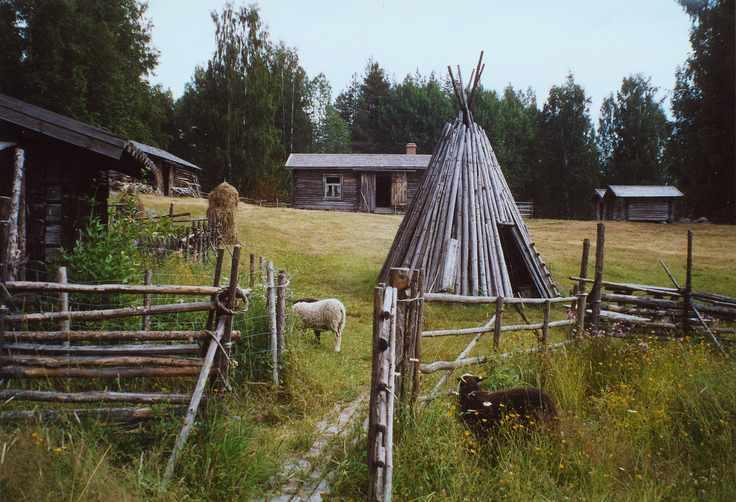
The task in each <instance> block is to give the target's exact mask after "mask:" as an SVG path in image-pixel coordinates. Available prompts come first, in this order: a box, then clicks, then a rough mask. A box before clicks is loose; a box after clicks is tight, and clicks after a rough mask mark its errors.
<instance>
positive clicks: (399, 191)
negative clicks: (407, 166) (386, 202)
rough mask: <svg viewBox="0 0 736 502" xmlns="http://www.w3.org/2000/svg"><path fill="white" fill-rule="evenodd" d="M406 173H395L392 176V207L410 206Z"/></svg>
mask: <svg viewBox="0 0 736 502" xmlns="http://www.w3.org/2000/svg"><path fill="white" fill-rule="evenodd" d="M408 201H409V197H408V195H407V183H406V173H393V174H392V175H391V205H392V206H393V207H403V206H406V205H407V204H408Z"/></svg>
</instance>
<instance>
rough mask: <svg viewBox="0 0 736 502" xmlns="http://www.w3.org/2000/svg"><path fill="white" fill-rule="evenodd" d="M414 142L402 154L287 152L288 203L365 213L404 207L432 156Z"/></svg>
mask: <svg viewBox="0 0 736 502" xmlns="http://www.w3.org/2000/svg"><path fill="white" fill-rule="evenodd" d="M416 151H417V146H416V144H414V143H408V144H407V145H406V153H403V154H363V153H352V154H328V153H292V154H291V155H289V158H288V159H287V161H286V167H287V169H290V170H291V173H292V183H293V185H292V205H293V207H295V208H300V209H326V210H338V211H360V212H369V213H395V212H403V211H404V210H405V209H406V207H407V206H408V204H409V202H411V200H412V198H413V197H414V195H415V194H416V191H417V187H418V186H419V181H420V180H421V178H422V176H423V174H424V171H425V170H426V169H427V165H428V164H429V160H430V158H431V157H432V156H431V155H419V154H417V153H416Z"/></svg>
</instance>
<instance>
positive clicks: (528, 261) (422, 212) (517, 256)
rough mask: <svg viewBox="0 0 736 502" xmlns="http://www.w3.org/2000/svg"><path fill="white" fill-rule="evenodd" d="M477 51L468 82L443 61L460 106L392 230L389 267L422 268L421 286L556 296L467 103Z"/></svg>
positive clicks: (384, 273)
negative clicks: (401, 219)
mask: <svg viewBox="0 0 736 502" xmlns="http://www.w3.org/2000/svg"><path fill="white" fill-rule="evenodd" d="M482 60H483V53H482V52H481V57H480V59H479V61H478V65H477V67H476V68H475V69H474V70H473V72H472V73H471V79H470V82H469V83H468V85H467V87H464V86H463V80H462V74H461V73H460V69H459V68H458V70H457V78H455V75H454V74H453V72H452V69H451V68H450V67H448V71H449V74H450V79H451V81H452V84H453V88H454V92H455V97H456V98H457V102H458V107H459V109H460V113H459V114H458V116H457V118H456V119H455V120H454V121H452V122H449V123H447V124H445V127H444V128H443V130H442V133H441V135H440V139H439V142H438V143H437V145H436V147H435V151H434V153H433V155H432V158H431V160H430V162H429V166H428V167H427V170H426V172H425V175H424V178H423V180H422V182H421V184H420V186H419V188H418V190H417V194H416V196H415V197H414V199H413V200H412V202H411V204H410V206H409V208H408V210H407V212H406V215H405V216H404V219H403V221H402V222H401V225H400V227H399V230H398V232H397V234H396V237H395V238H394V242H393V245H392V246H391V250H390V251H389V254H388V257H387V258H386V262H385V263H384V265H383V269H382V270H381V275H380V278H379V280H380V281H381V282H385V281H386V280H387V277H388V271H389V270H390V269H391V268H392V267H408V268H413V269H416V268H421V269H423V270H424V271H425V288H426V291H428V292H440V291H445V292H453V293H456V294H462V295H473V296H488V295H490V296H505V297H509V296H525V297H529V296H534V297H542V298H551V297H554V296H558V291H557V288H556V287H555V284H554V282H553V281H552V278H551V275H550V273H549V271H548V270H547V267H546V265H545V263H544V261H543V260H542V258H541V256H540V255H539V253H537V251H536V250H535V248H534V244H533V242H532V240H531V237H530V235H529V231H528V229H527V227H526V225H525V223H524V220H523V219H522V217H521V214H520V213H519V211H518V209H517V207H516V202H515V201H514V197H513V195H512V194H511V190H510V189H509V186H508V184H507V183H506V179H505V178H504V175H503V172H502V171H501V166H500V165H499V163H498V159H497V158H496V154H495V153H494V151H493V148H492V146H491V142H490V141H489V140H488V136H487V135H486V133H485V131H483V129H482V128H481V127H480V126H478V125H477V124H476V123H475V122H474V121H473V114H472V111H471V110H472V106H473V102H474V100H475V94H476V92H477V91H478V84H479V82H480V77H481V75H482V73H483V69H484V68H485V65H483V61H482Z"/></svg>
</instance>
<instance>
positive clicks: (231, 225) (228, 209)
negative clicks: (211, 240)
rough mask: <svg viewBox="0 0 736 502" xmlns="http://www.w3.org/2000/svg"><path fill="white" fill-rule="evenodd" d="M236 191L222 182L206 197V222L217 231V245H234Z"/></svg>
mask: <svg viewBox="0 0 736 502" xmlns="http://www.w3.org/2000/svg"><path fill="white" fill-rule="evenodd" d="M238 197H239V194H238V191H237V190H236V189H235V187H234V186H232V185H231V184H229V183H227V182H226V181H223V182H222V183H220V184H219V185H217V186H216V187H215V188H214V189H213V190H212V191H211V192H210V194H209V196H208V197H207V200H208V205H207V222H208V224H209V226H210V228H214V229H217V235H218V241H219V244H235V243H237V242H238V237H237V234H236V229H235V213H236V212H237V211H238V200H239V198H238Z"/></svg>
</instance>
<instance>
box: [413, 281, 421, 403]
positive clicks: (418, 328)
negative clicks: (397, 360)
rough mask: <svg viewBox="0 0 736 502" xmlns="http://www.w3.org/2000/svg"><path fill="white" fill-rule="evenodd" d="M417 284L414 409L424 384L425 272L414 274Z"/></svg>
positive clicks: (415, 294)
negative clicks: (422, 366)
mask: <svg viewBox="0 0 736 502" xmlns="http://www.w3.org/2000/svg"><path fill="white" fill-rule="evenodd" d="M414 277H415V282H414V287H413V288H412V294H413V296H414V297H415V298H416V309H415V314H414V332H413V336H414V371H413V373H414V378H413V381H412V389H411V406H412V407H414V406H415V405H416V402H417V398H418V397H419V390H420V388H421V383H422V372H421V371H419V365H420V364H421V363H422V330H423V329H424V270H422V269H420V270H417V271H416V272H415V274H414Z"/></svg>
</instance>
